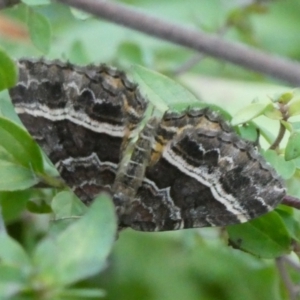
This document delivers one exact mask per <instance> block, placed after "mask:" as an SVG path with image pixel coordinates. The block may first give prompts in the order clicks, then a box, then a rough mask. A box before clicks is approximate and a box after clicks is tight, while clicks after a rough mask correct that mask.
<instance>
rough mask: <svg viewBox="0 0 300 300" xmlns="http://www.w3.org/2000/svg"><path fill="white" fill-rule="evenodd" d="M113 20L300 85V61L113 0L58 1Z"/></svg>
mask: <svg viewBox="0 0 300 300" xmlns="http://www.w3.org/2000/svg"><path fill="white" fill-rule="evenodd" d="M57 1H59V2H61V3H65V4H67V5H70V6H73V7H76V8H78V9H81V10H83V11H86V12H88V13H91V14H93V15H95V16H98V17H100V18H103V19H105V20H108V21H110V22H113V23H116V24H120V25H123V26H126V27H128V28H131V29H134V30H137V31H140V32H144V33H146V34H149V35H151V36H155V37H158V38H161V39H163V40H165V41H169V42H173V43H175V44H177V45H181V46H184V47H188V48H190V49H194V50H196V51H199V52H202V53H205V54H207V55H209V56H213V57H216V58H219V59H222V60H226V61H229V62H231V63H234V64H237V65H239V66H243V67H245V68H247V69H251V70H253V71H256V72H260V73H264V74H267V75H270V76H273V77H276V78H278V79H282V80H284V81H286V82H288V83H290V84H291V85H300V63H298V62H296V61H291V60H288V59H286V58H283V57H278V56H274V55H272V54H270V53H266V52H262V51H259V50H257V49H255V48H252V47H248V46H245V45H243V44H240V43H234V42H230V41H227V40H225V39H222V38H220V37H218V36H217V35H216V34H214V35H209V34H206V33H203V32H200V31H198V30H195V29H191V28H186V27H183V26H179V25H177V24H174V23H170V22H167V21H165V20H162V19H159V18H157V17H154V16H151V15H148V14H145V13H142V12H141V11H140V10H137V9H134V8H130V7H129V6H126V5H121V4H118V3H115V2H111V1H94V0H57Z"/></svg>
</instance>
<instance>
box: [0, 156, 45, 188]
mask: <svg viewBox="0 0 300 300" xmlns="http://www.w3.org/2000/svg"><path fill="white" fill-rule="evenodd" d="M38 182H39V180H38V178H37V177H36V176H35V174H34V173H33V171H32V170H30V169H27V168H24V167H23V166H20V165H18V164H15V163H12V162H9V161H4V160H0V191H19V190H24V189H27V188H29V187H31V186H33V185H35V184H37V183H38Z"/></svg>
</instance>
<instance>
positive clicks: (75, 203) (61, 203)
mask: <svg viewBox="0 0 300 300" xmlns="http://www.w3.org/2000/svg"><path fill="white" fill-rule="evenodd" d="M51 207H52V211H53V212H54V214H55V217H56V218H66V217H73V216H81V215H83V214H84V213H85V212H86V211H87V206H85V205H84V204H83V203H82V202H81V201H80V200H79V199H78V198H77V197H76V196H75V195H74V194H73V193H71V192H67V191H64V192H60V193H58V194H57V195H56V196H55V197H54V198H53V200H52V203H51Z"/></svg>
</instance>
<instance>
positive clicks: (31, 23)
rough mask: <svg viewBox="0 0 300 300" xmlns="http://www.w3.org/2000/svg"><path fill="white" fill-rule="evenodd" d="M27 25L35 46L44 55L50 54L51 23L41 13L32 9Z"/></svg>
mask: <svg viewBox="0 0 300 300" xmlns="http://www.w3.org/2000/svg"><path fill="white" fill-rule="evenodd" d="M27 24H28V29H29V34H30V37H31V40H32V42H33V44H34V45H35V46H36V47H37V48H38V49H39V50H40V51H42V52H43V53H45V54H46V53H48V52H49V49H50V44H51V27H50V23H49V21H48V20H47V19H46V18H45V17H44V16H43V15H41V14H40V13H38V12H36V11H34V10H32V9H30V10H29V13H28V21H27Z"/></svg>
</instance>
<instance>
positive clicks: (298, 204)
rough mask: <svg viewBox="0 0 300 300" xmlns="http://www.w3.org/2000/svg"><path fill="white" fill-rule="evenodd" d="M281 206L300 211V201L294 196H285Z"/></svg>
mask: <svg viewBox="0 0 300 300" xmlns="http://www.w3.org/2000/svg"><path fill="white" fill-rule="evenodd" d="M281 204H284V205H287V206H291V207H293V208H296V209H300V199H298V198H296V197H293V196H289V195H286V196H284V198H283V200H282V202H281Z"/></svg>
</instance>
